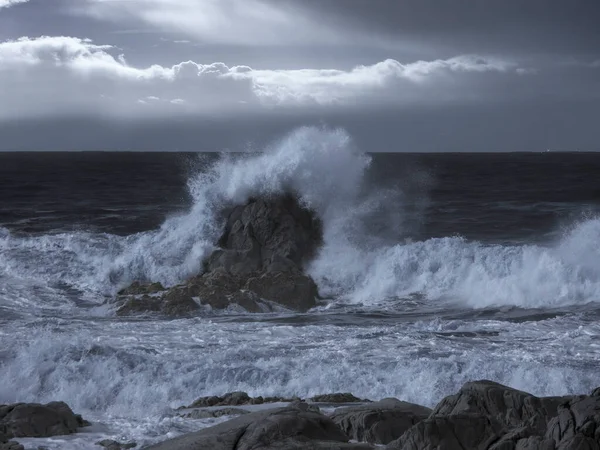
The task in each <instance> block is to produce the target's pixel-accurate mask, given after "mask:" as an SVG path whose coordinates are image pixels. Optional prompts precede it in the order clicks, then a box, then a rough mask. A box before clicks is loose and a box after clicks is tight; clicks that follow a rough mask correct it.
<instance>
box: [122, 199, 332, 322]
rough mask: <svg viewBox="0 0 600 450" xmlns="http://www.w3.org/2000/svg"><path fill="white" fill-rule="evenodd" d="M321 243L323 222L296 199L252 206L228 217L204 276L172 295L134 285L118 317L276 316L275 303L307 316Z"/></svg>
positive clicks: (174, 289)
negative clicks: (310, 270)
mask: <svg viewBox="0 0 600 450" xmlns="http://www.w3.org/2000/svg"><path fill="white" fill-rule="evenodd" d="M321 243H322V226H321V222H320V221H319V220H318V219H317V218H316V216H315V215H314V214H313V212H311V211H309V210H308V209H306V208H303V207H301V206H300V205H299V203H298V200H297V199H296V198H295V197H293V196H291V195H285V196H280V197H274V198H263V199H253V200H250V201H249V202H248V203H247V204H245V205H241V206H237V207H235V208H233V209H231V210H230V211H228V212H227V214H226V218H225V231H224V233H223V235H222V236H221V238H220V239H219V242H218V245H219V247H220V248H219V249H217V250H216V251H214V252H213V253H212V254H211V255H210V256H209V257H208V259H207V260H206V261H204V269H205V271H204V273H203V274H201V275H198V276H195V277H193V278H191V279H190V280H188V281H187V282H186V283H184V284H182V285H179V286H175V287H172V288H169V289H164V288H163V286H162V285H160V283H153V284H143V283H140V282H135V283H133V284H132V285H131V286H129V287H128V288H126V289H123V290H122V291H120V292H119V296H118V298H117V301H118V302H119V303H120V307H119V308H118V310H117V314H118V315H122V316H123V315H130V314H137V313H145V312H150V313H159V314H163V315H167V316H174V317H178V316H186V315H189V314H194V313H196V312H197V311H198V310H199V308H200V305H208V306H210V307H212V308H214V309H226V308H228V307H230V306H232V305H238V306H240V307H242V308H244V309H245V310H247V311H248V312H271V311H273V310H274V306H273V303H276V304H279V305H281V306H283V307H285V308H289V309H292V310H295V311H307V310H309V309H311V308H313V307H315V306H316V299H317V298H318V291H317V285H316V284H315V282H314V281H313V280H312V278H310V277H309V276H308V275H306V274H304V273H303V271H302V269H303V266H304V264H306V263H307V262H308V261H309V260H310V258H312V257H313V256H314V255H315V254H316V252H317V250H318V248H319V246H320V245H321Z"/></svg>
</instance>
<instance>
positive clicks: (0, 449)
mask: <svg viewBox="0 0 600 450" xmlns="http://www.w3.org/2000/svg"><path fill="white" fill-rule="evenodd" d="M0 450H25V447H23V446H22V445H21V444H19V443H18V442H17V441H6V442H0Z"/></svg>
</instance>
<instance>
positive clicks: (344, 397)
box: [310, 392, 371, 403]
mask: <svg viewBox="0 0 600 450" xmlns="http://www.w3.org/2000/svg"><path fill="white" fill-rule="evenodd" d="M310 401H311V402H316V403H365V402H370V401H371V400H363V399H360V398H358V397H355V396H354V395H352V394H350V393H348V392H344V393H342V392H336V393H334V394H322V395H315V396H314V397H312V398H311V399H310Z"/></svg>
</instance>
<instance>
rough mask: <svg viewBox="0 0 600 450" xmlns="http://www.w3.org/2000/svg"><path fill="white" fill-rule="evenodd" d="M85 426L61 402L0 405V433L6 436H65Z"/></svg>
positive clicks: (80, 419)
mask: <svg viewBox="0 0 600 450" xmlns="http://www.w3.org/2000/svg"><path fill="white" fill-rule="evenodd" d="M88 425H89V422H87V421H85V420H84V419H83V418H82V417H81V416H80V415H78V414H75V413H74V412H73V411H72V410H71V408H69V406H68V405H67V404H66V403H63V402H52V403H48V404H46V405H41V404H37V403H16V404H12V405H0V433H1V434H3V435H4V436H5V437H6V438H9V439H10V438H15V437H50V436H61V435H67V434H72V433H76V432H77V431H78V430H79V429H80V428H82V427H86V426H88Z"/></svg>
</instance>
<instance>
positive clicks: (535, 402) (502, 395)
mask: <svg viewBox="0 0 600 450" xmlns="http://www.w3.org/2000/svg"><path fill="white" fill-rule="evenodd" d="M569 399H571V397H542V398H539V397H536V396H534V395H531V394H528V393H527V392H523V391H518V390H516V389H512V388H510V387H507V386H503V385H501V384H499V383H495V382H493V381H487V380H483V381H474V382H470V383H466V384H465V385H464V386H463V387H462V388H461V390H460V391H459V392H458V393H457V394H455V395H450V396H448V397H446V398H444V399H443V400H442V401H441V402H440V403H439V404H438V405H437V406H436V407H435V408H434V410H433V412H432V415H440V416H450V415H454V414H478V415H482V416H489V417H491V418H494V419H496V420H498V421H499V422H500V423H502V424H503V425H505V426H506V427H507V428H509V429H514V428H521V427H530V428H533V429H534V430H536V431H537V432H538V433H539V434H540V435H543V434H544V432H545V430H546V426H547V424H548V422H549V421H550V420H551V419H552V418H553V417H556V416H557V414H558V412H557V408H558V406H559V405H560V404H562V403H565V402H566V401H568V400H569Z"/></svg>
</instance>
